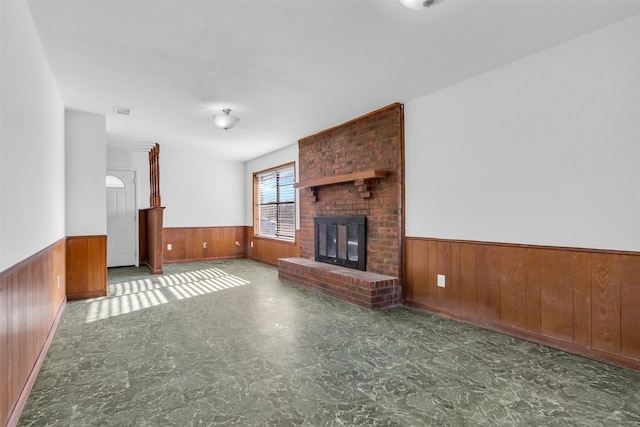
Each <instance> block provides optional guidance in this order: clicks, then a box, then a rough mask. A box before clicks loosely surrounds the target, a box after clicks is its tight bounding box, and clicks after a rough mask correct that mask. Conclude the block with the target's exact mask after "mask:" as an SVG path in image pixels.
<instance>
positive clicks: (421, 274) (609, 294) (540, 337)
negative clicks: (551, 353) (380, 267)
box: [404, 237, 640, 370]
mask: <svg viewBox="0 0 640 427" xmlns="http://www.w3.org/2000/svg"><path fill="white" fill-rule="evenodd" d="M405 251H406V252H405V256H406V258H405V259H406V264H405V268H406V271H405V292H404V299H405V304H406V305H408V306H411V307H415V308H419V309H423V310H427V311H430V312H435V313H439V314H443V315H445V316H449V317H452V318H455V319H459V320H462V321H464V322H468V323H471V324H474V325H478V326H481V327H485V328H487V329H491V330H495V331H498V332H502V333H506V334H508V335H512V336H515V337H519V338H523V339H526V340H530V341H534V342H538V343H540V344H544V345H548V346H550V347H555V348H558V349H560V350H564V351H568V352H571V353H575V354H579V355H582V356H586V357H590V358H593V359H596V360H600V361H604V362H607V363H612V364H616V365H619V366H623V367H627V368H632V369H636V370H640V304H638V301H640V254H639V253H634V252H619V251H606V250H587V249H573V248H556V247H541V246H525V245H510V244H498V243H483V242H464V241H451V240H442V239H429V238H414V237H407V238H406V243H405ZM438 274H442V275H444V276H445V287H438V285H437V275H438Z"/></svg>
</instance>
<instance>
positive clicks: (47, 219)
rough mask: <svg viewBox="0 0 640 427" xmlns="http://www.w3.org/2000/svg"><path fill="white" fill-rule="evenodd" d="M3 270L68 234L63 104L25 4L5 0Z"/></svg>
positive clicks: (0, 16)
mask: <svg viewBox="0 0 640 427" xmlns="http://www.w3.org/2000/svg"><path fill="white" fill-rule="evenodd" d="M0 11H1V12H0V34H1V35H0V75H1V76H2V78H1V79H0V123H1V124H2V125H1V129H0V153H1V154H0V271H2V270H5V269H6V268H9V267H11V266H12V265H15V264H16V263H18V262H20V261H21V260H23V259H25V258H28V257H29V256H31V255H33V254H35V253H37V252H38V251H40V250H42V249H44V248H46V247H47V246H49V245H50V244H52V243H54V242H56V241H58V240H59V239H61V238H64V236H65V177H64V168H65V158H64V107H63V104H62V100H61V98H60V94H59V93H58V89H57V87H56V84H55V82H54V80H53V76H52V74H51V71H50V69H49V65H48V63H47V61H46V58H45V56H44V53H43V51H42V47H41V45H40V40H39V38H38V35H37V33H36V30H35V28H34V25H33V21H32V19H31V14H30V12H29V9H28V7H27V4H26V3H25V2H24V1H11V2H4V1H2V2H0Z"/></svg>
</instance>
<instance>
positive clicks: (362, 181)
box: [294, 169, 390, 199]
mask: <svg viewBox="0 0 640 427" xmlns="http://www.w3.org/2000/svg"><path fill="white" fill-rule="evenodd" d="M389 175H390V172H389V171H385V170H380V169H368V170H364V171H360V172H352V173H347V174H344V175H334V176H327V177H324V178H317V179H310V180H308V181H301V182H298V183H297V184H295V185H294V187H295V188H310V189H311V192H312V193H313V197H314V199H315V198H316V197H317V187H322V186H324V185H332V184H342V183H345V182H353V183H354V184H355V185H356V186H357V187H358V192H359V193H360V196H362V198H364V199H368V198H369V197H371V187H370V186H369V182H368V180H370V179H375V178H385V177H387V176H389Z"/></svg>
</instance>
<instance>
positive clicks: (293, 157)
mask: <svg viewBox="0 0 640 427" xmlns="http://www.w3.org/2000/svg"><path fill="white" fill-rule="evenodd" d="M291 162H295V163H296V164H295V171H296V182H298V180H299V178H298V177H299V175H298V143H297V142H296V143H295V144H291V145H288V146H286V147H285V148H282V149H280V150H277V151H274V152H272V153H269V154H265V155H264V156H261V157H257V158H255V159H252V160H249V161H248V162H246V163H245V169H246V175H245V183H246V184H245V188H244V191H245V223H244V225H248V226H251V227H253V174H254V173H255V172H260V171H263V170H266V169H271V168H274V167H277V166H281V165H284V164H287V163H291ZM298 195H299V191H298V190H296V229H297V230H299V229H300V204H299V203H298V202H297V201H298V197H299V196H298Z"/></svg>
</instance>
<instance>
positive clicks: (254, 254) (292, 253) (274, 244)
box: [245, 227, 300, 267]
mask: <svg viewBox="0 0 640 427" xmlns="http://www.w3.org/2000/svg"><path fill="white" fill-rule="evenodd" d="M245 233H246V242H247V258H250V259H252V260H255V261H258V262H262V263H265V264H269V265H273V266H275V267H277V266H278V259H279V258H296V257H299V256H300V246H299V244H298V243H297V241H296V242H295V243H294V242H284V241H282V240H275V239H268V238H264V237H258V236H254V234H253V227H245ZM252 242H253V247H252V246H251V243H252Z"/></svg>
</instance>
